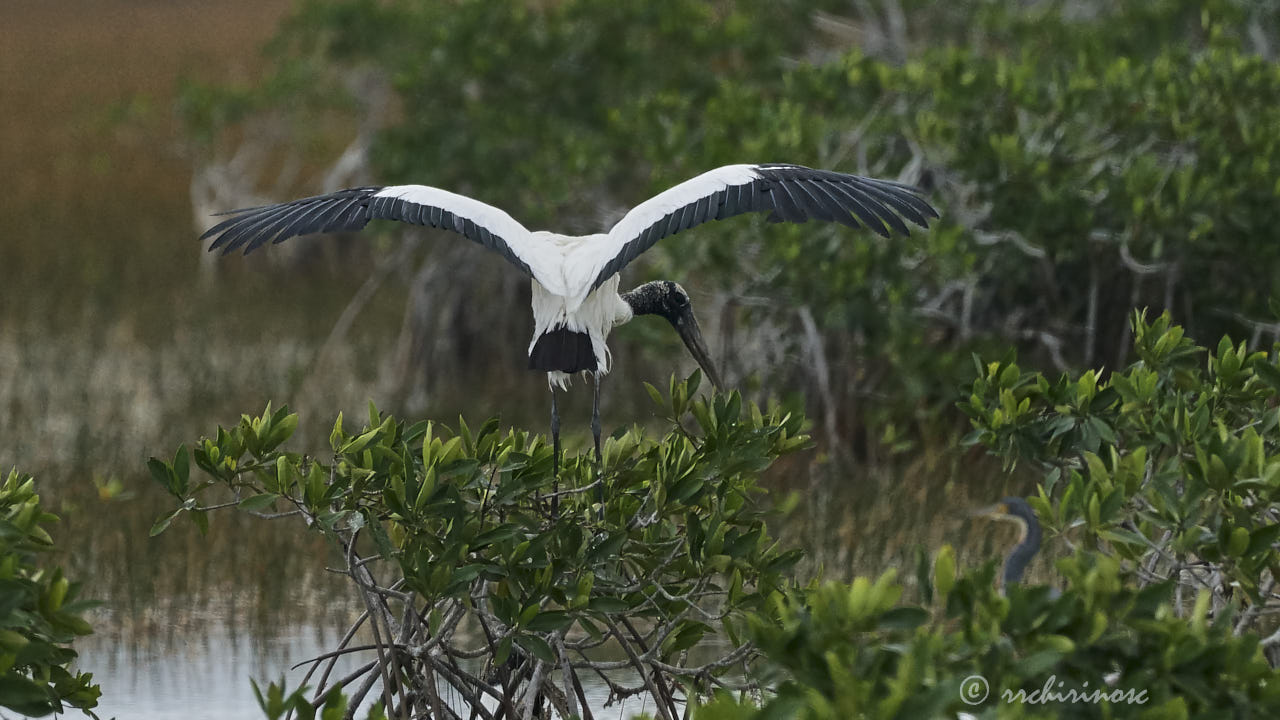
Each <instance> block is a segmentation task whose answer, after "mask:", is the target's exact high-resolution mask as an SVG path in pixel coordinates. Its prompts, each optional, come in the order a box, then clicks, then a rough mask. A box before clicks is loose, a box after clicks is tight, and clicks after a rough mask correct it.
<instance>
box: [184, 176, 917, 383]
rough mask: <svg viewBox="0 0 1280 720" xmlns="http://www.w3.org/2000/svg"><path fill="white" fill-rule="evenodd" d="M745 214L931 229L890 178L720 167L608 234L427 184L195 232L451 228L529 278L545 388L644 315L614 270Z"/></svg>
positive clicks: (323, 199) (534, 363) (684, 323)
mask: <svg viewBox="0 0 1280 720" xmlns="http://www.w3.org/2000/svg"><path fill="white" fill-rule="evenodd" d="M752 212H763V213H767V215H768V219H769V220H770V221H773V222H795V223H803V222H806V221H808V220H809V219H815V220H821V221H826V222H837V223H841V224H843V225H847V226H849V227H854V228H857V227H866V228H868V229H870V230H872V231H874V232H876V233H878V234H880V235H883V236H884V237H889V236H890V234H891V233H894V232H896V233H899V234H904V235H905V234H907V233H908V232H909V231H908V229H907V225H906V223H905V222H904V220H905V221H909V222H911V223H914V224H915V225H918V226H920V227H928V221H929V218H936V217H938V213H937V211H935V210H934V209H933V207H931V206H930V205H929V203H928V202H926V201H925V200H924V199H923V198H922V197H921V196H920V193H919V191H918V190H916V189H915V188H913V187H911V186H908V185H902V184H900V183H896V182H891V181H888V180H876V179H873V178H866V177H861V176H858V175H848V174H845V173H838V172H831V171H827V170H814V169H811V168H807V167H803V166H800V165H786V164H763V165H726V166H724V167H721V168H717V169H715V170H711V171H709V172H706V173H703V174H701V175H698V176H697V177H694V178H692V179H690V180H687V181H685V182H683V183H680V184H679V185H676V186H675V187H673V188H670V189H668V190H666V191H664V192H662V193H659V194H658V195H656V196H654V197H652V198H650V199H649V200H646V201H645V202H643V203H641V204H640V205H637V206H636V207H635V208H633V209H632V210H631V211H630V212H628V213H627V214H626V215H624V216H623V217H622V219H621V220H619V221H618V223H617V224H616V225H614V226H613V228H611V229H610V230H609V231H608V232H607V233H599V234H595V235H584V236H569V235H560V234H557V233H551V232H543V231H538V232H532V231H530V230H528V229H527V228H525V227H524V226H523V225H521V224H520V223H519V222H517V221H516V220H515V219H513V218H512V217H511V216H510V215H508V214H507V213H505V212H503V211H502V210H500V209H498V208H496V207H493V206H492V205H488V204H485V203H483V202H480V201H478V200H474V199H472V198H469V197H465V196H463V195H457V194H454V193H451V192H448V191H446V190H441V189H438V188H434V187H428V186H425V185H393V186H388V187H360V188H351V189H348V190H340V191H338V192H334V193H329V194H326V195H317V196H315V197H309V198H303V199H301V200H294V201H292V202H286V203H280V204H277V205H264V206H261V207H255V208H246V209H243V210H233V211H231V212H230V213H227V214H229V215H231V217H230V218H228V219H226V220H223V221H222V222H220V223H218V224H216V225H214V226H213V227H211V228H209V230H208V231H207V232H205V233H204V234H203V235H202V236H201V239H202V240H203V239H207V238H213V243H212V244H211V245H210V247H209V249H210V250H217V249H222V250H223V252H224V253H226V252H232V251H234V250H236V249H238V248H241V247H243V248H244V251H245V253H246V254H247V253H249V252H251V251H252V250H254V249H255V248H258V247H260V246H262V245H263V244H265V243H267V242H275V243H278V242H282V241H284V240H287V239H289V238H291V237H294V236H297V235H306V234H310V233H320V232H350V231H354V230H359V229H361V228H363V227H364V226H365V225H366V224H368V222H369V221H370V220H376V219H385V220H398V221H400V222H405V223H411V224H414V225H425V226H429V227H435V228H441V229H444V230H449V231H452V232H456V233H459V234H461V235H463V236H464V237H466V238H468V239H470V240H472V241H474V242H476V243H479V244H480V245H483V246H484V247H486V248H488V249H490V250H493V251H494V252H497V253H499V254H501V255H502V256H503V257H504V258H506V259H507V260H508V261H509V262H510V263H511V264H512V265H514V266H515V267H516V268H517V269H518V270H520V271H521V272H523V273H524V274H526V275H528V276H529V277H530V278H531V279H532V286H533V296H532V297H533V302H532V304H533V319H534V334H533V339H532V341H531V342H530V344H529V365H530V367H531V368H533V369H537V370H543V371H546V372H547V373H548V377H549V378H550V380H551V382H552V383H554V384H557V385H564V384H565V383H566V382H567V381H568V377H569V375H570V374H572V373H576V372H591V373H594V374H595V375H596V376H597V377H599V376H600V375H603V374H604V373H607V372H608V371H609V352H608V349H607V347H606V345H605V342H606V339H607V338H608V335H609V332H610V330H612V328H613V327H614V326H615V325H618V324H620V323H623V322H627V321H628V320H630V319H631V318H632V317H633V316H635V315H639V314H646V312H645V308H639V309H637V308H636V307H635V306H634V305H633V304H632V303H629V302H628V300H627V298H633V296H634V295H635V293H636V292H638V291H639V290H641V289H642V288H644V287H646V286H641V288H637V289H636V290H635V291H632V292H631V293H627V294H626V295H622V294H619V292H618V273H619V271H621V270H622V269H623V268H625V267H626V266H627V265H628V264H629V263H630V262H631V261H632V260H634V259H636V258H637V257H638V256H639V255H640V254H641V253H643V252H644V251H645V250H648V249H649V248H650V247H653V245H654V244H655V243H656V242H658V241H659V240H661V239H662V238H664V237H668V236H670V235H675V234H677V233H679V232H683V231H685V230H688V229H690V228H693V227H694V226H697V225H701V224H702V223H706V222H710V221H712V220H724V219H726V218H729V217H733V216H735V215H741V214H744V213H752ZM670 284H671V285H674V283H670ZM649 285H653V283H650V284H649ZM676 287H678V286H676ZM679 296H682V297H683V300H684V302H685V305H684V307H683V308H677V307H674V306H673V307H672V308H668V309H666V311H663V312H662V313H661V314H663V315H664V317H666V318H667V319H668V320H669V321H670V322H671V324H672V326H673V327H675V329H676V331H677V332H679V333H680V338H681V339H682V340H683V341H684V344H685V347H687V348H688V349H689V352H690V354H692V355H693V357H694V359H695V360H697V361H698V364H699V365H700V366H701V367H702V369H703V371H704V372H705V373H706V374H707V376H708V377H709V378H710V379H711V381H712V382H713V383H715V385H716V386H717V387H720V377H719V374H718V373H717V372H716V371H715V366H714V364H713V363H712V362H711V359H710V355H709V353H708V352H707V347H706V343H705V341H704V340H703V338H702V332H701V330H700V328H699V327H698V321H697V319H696V318H694V316H693V311H692V309H691V307H689V304H688V296H687V294H685V293H684V291H683V289H681V290H680V292H679ZM633 299H634V298H633ZM670 299H672V300H673V301H674V300H675V299H678V298H676V297H675V296H672V298H670ZM654 312H657V311H656V310H655V311H654ZM672 313H674V314H672Z"/></svg>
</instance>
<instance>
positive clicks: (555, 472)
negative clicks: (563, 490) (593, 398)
mask: <svg viewBox="0 0 1280 720" xmlns="http://www.w3.org/2000/svg"><path fill="white" fill-rule="evenodd" d="M551 453H552V465H551V493H552V494H551V517H552V519H555V518H556V517H558V516H559V514H560V410H559V408H557V407H556V389H555V388H554V387H552V388H551Z"/></svg>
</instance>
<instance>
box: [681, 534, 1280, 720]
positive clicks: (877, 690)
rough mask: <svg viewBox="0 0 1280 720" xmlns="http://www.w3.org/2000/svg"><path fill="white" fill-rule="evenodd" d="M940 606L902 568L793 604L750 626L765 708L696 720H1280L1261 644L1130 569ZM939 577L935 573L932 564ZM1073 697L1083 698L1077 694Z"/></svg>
mask: <svg viewBox="0 0 1280 720" xmlns="http://www.w3.org/2000/svg"><path fill="white" fill-rule="evenodd" d="M950 558H951V556H950V552H949V549H947V550H944V551H943V552H941V553H939V558H938V563H937V566H936V568H935V573H934V575H935V577H936V583H935V582H933V581H932V580H931V579H930V578H929V577H928V576H927V575H926V576H925V577H922V578H921V579H920V582H921V587H922V588H923V589H924V590H925V594H926V595H930V596H933V597H935V598H936V602H935V603H933V604H932V605H928V606H925V607H920V606H913V605H901V604H899V603H898V599H899V597H900V595H901V594H902V587H901V586H900V585H898V584H897V583H896V582H895V579H894V573H893V572H892V571H890V572H888V573H885V574H884V575H882V576H881V577H880V578H879V579H877V580H876V581H874V582H871V581H869V580H867V579H866V578H859V579H857V580H855V581H854V583H853V584H852V585H844V584H839V583H829V584H825V585H822V586H820V587H818V588H817V589H816V590H811V591H808V592H803V593H801V592H798V593H796V594H795V595H792V596H788V597H787V598H786V599H785V600H782V601H780V602H778V603H777V604H776V605H775V606H774V614H773V615H772V616H769V617H767V618H760V619H757V620H756V622H754V623H752V630H753V632H752V637H753V638H754V639H755V640H756V642H757V643H758V644H759V646H760V649H761V651H762V652H763V653H765V655H766V656H767V658H768V665H767V668H768V669H769V672H768V674H766V676H765V677H766V678H768V679H769V681H770V682H771V683H772V684H773V686H774V687H775V689H776V692H775V693H772V694H771V696H770V697H768V698H767V699H765V700H764V702H763V703H762V705H761V706H757V704H756V703H755V702H752V701H749V700H744V699H742V698H735V697H732V696H730V695H729V694H724V693H722V694H721V695H720V696H719V697H717V698H716V699H715V700H714V701H713V702H711V703H709V704H707V705H706V706H704V707H701V708H699V710H698V711H697V712H696V713H695V717H696V718H697V719H698V720H728V719H730V718H733V719H735V720H736V719H740V718H762V719H763V718H806V719H810V718H812V719H814V720H817V719H823V720H843V719H844V718H903V720H908V719H914V718H941V717H948V718H949V717H957V716H958V714H959V713H962V712H963V713H970V714H972V715H974V716H977V717H986V718H995V717H999V718H1031V717H1035V718H1063V717H1143V718H1216V717H1240V718H1245V717H1271V716H1274V714H1275V713H1276V712H1280V674H1278V673H1277V672H1276V671H1275V670H1273V669H1272V668H1271V667H1270V666H1269V665H1268V664H1267V662H1266V660H1265V659H1264V658H1263V655H1262V652H1261V650H1260V648H1259V643H1258V638H1257V636H1256V635H1252V634H1247V635H1244V636H1238V635H1237V634H1236V633H1235V631H1234V629H1233V627H1232V625H1233V623H1232V621H1233V618H1232V616H1231V614H1230V613H1226V614H1219V615H1218V616H1217V617H1213V616H1212V613H1211V611H1210V607H1209V599H1208V594H1207V592H1206V593H1202V594H1201V595H1200V596H1199V597H1198V599H1197V602H1196V604H1195V607H1194V609H1192V610H1191V611H1190V612H1188V613H1180V612H1179V611H1178V610H1177V609H1176V605H1174V604H1171V602H1170V601H1171V599H1172V597H1171V592H1172V583H1169V582H1165V583H1160V584H1157V585H1151V586H1149V587H1147V588H1144V589H1137V588H1134V587H1133V586H1131V585H1127V584H1125V583H1124V582H1122V578H1123V576H1124V575H1123V573H1122V572H1121V571H1120V568H1119V566H1118V564H1117V563H1116V562H1115V561H1114V560H1111V559H1109V558H1107V557H1105V556H1100V555H1096V554H1092V553H1087V552H1082V553H1080V554H1078V555H1076V556H1074V557H1070V558H1065V559H1063V560H1062V561H1060V562H1059V563H1058V568H1059V569H1060V570H1061V572H1062V574H1063V576H1064V578H1065V579H1066V581H1067V589H1065V590H1064V591H1063V592H1062V593H1061V594H1055V593H1052V592H1051V591H1050V588H1048V587H1044V586H1036V587H1021V586H1015V587H1013V588H1011V589H1010V592H1009V595H1008V596H1007V597H1002V596H1001V595H1000V594H999V593H997V591H996V590H995V583H994V580H995V565H994V564H991V563H988V564H987V565H986V566H984V567H983V568H981V569H979V570H977V571H975V572H972V573H969V574H967V575H965V576H963V577H961V578H959V579H958V580H953V579H952V578H954V572H955V568H954V565H953V564H950V563H952V562H953V561H952V560H951V559H950ZM926 567H927V566H926ZM1072 691H1074V692H1075V694H1074V695H1072V694H1071V692H1072Z"/></svg>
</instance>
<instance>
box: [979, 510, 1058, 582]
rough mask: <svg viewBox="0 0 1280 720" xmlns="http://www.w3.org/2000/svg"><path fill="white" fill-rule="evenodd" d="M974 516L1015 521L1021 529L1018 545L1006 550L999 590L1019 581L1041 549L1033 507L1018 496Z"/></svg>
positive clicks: (1038, 522)
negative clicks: (1007, 551)
mask: <svg viewBox="0 0 1280 720" xmlns="http://www.w3.org/2000/svg"><path fill="white" fill-rule="evenodd" d="M974 515H976V516H979V517H988V518H992V519H993V520H1005V521H1009V522H1013V523H1017V525H1018V527H1019V528H1021V532H1020V533H1019V535H1018V544H1017V545H1014V546H1013V549H1012V550H1010V551H1009V557H1008V558H1007V559H1006V560H1005V561H1004V574H1003V575H1002V576H1001V578H1000V580H1001V582H1000V586H1001V588H1002V589H1007V588H1008V587H1009V586H1010V585H1016V584H1018V583H1019V582H1022V576H1023V574H1024V573H1025V572H1026V571H1027V565H1029V564H1030V563H1031V559H1032V558H1034V557H1035V556H1036V553H1037V552H1039V551H1040V540H1041V537H1042V535H1043V533H1042V532H1041V530H1040V521H1039V520H1038V519H1036V512H1035V510H1032V509H1031V505H1030V504H1028V503H1027V501H1026V500H1023V499H1022V498H1020V497H1007V498H1004V499H1002V500H1001V501H1000V502H998V503H996V504H995V505H992V506H991V507H988V508H983V509H982V510H979V511H977V512H975V513H974Z"/></svg>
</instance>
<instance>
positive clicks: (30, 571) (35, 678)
mask: <svg viewBox="0 0 1280 720" xmlns="http://www.w3.org/2000/svg"><path fill="white" fill-rule="evenodd" d="M57 519H58V518H57V516H56V515H53V514H52V513H48V512H45V510H44V508H43V507H41V504H40V496H39V495H37V494H36V490H35V480H34V479H32V478H31V476H29V475H23V474H20V473H18V472H17V471H16V470H14V471H11V472H10V473H9V476H8V477H7V478H6V479H5V481H4V483H3V484H2V485H0V706H2V707H6V708H8V709H10V710H12V711H14V712H18V713H22V714H23V715H30V716H34V717H40V716H44V715H48V714H50V713H54V712H62V711H63V710H64V709H66V708H67V707H73V708H79V709H81V710H84V711H86V712H87V711H89V710H90V709H91V708H93V707H95V706H97V704H98V696H99V695H100V694H101V692H100V691H99V689H98V686H97V685H95V684H94V683H93V675H92V674H91V673H85V672H73V671H72V670H71V669H70V665H71V664H72V662H73V661H74V660H75V659H76V652H75V651H74V650H72V649H71V647H70V645H71V643H72V641H73V640H75V638H76V637H78V636H81V635H88V634H89V633H91V632H93V629H92V628H91V627H90V626H89V623H88V622H86V621H85V619H84V617H83V613H84V611H85V610H86V609H88V607H89V606H90V603H87V602H85V601H82V600H77V596H78V595H79V594H80V584H79V583H74V582H71V580H70V579H68V578H67V577H66V576H64V575H63V573H62V569H61V568H59V567H57V566H51V565H49V564H48V563H47V562H45V563H42V562H39V561H40V560H41V556H42V555H45V554H47V553H50V552H51V551H53V550H54V549H55V548H54V545H53V539H52V538H51V537H50V536H49V532H48V531H47V530H46V529H45V527H44V526H46V525H49V524H50V523H52V522H54V521H56V520H57Z"/></svg>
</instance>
